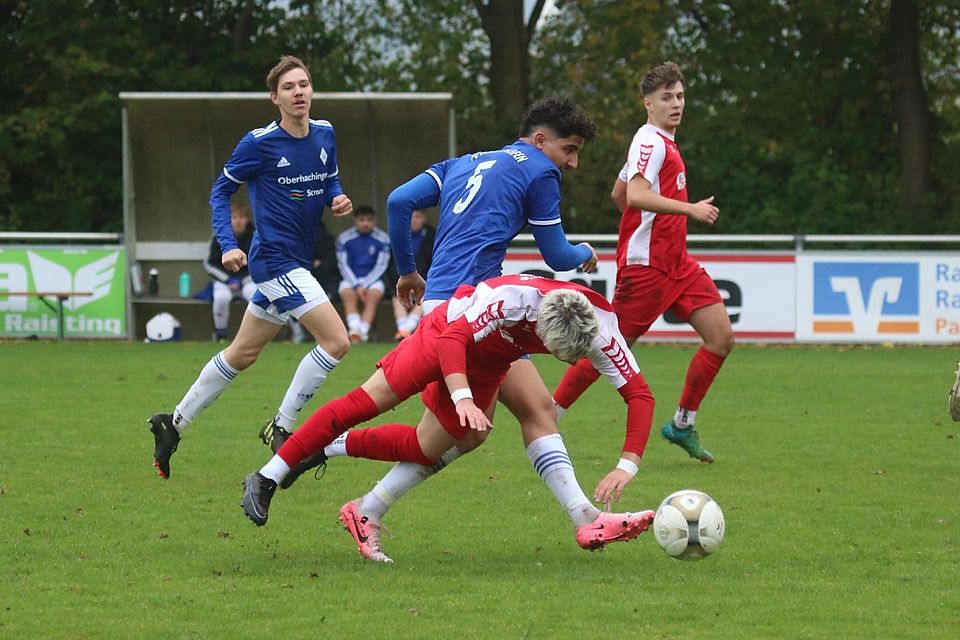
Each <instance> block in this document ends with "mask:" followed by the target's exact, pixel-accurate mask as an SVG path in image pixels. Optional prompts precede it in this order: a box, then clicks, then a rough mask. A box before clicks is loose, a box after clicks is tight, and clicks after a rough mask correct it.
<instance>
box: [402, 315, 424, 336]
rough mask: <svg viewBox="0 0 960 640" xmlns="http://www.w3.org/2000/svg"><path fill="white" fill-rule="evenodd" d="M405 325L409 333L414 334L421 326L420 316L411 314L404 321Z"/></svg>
mask: <svg viewBox="0 0 960 640" xmlns="http://www.w3.org/2000/svg"><path fill="white" fill-rule="evenodd" d="M403 324H404V328H405V329H406V330H407V331H409V332H410V333H413V332H414V331H416V330H417V325H418V324H420V316H418V315H417V314H415V313H414V314H411V315H409V316H407V317H406V318H405V319H404V322H403Z"/></svg>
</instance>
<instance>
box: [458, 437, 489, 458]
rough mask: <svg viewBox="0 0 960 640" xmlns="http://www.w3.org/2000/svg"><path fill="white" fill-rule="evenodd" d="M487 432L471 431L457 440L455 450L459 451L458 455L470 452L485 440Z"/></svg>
mask: <svg viewBox="0 0 960 640" xmlns="http://www.w3.org/2000/svg"><path fill="white" fill-rule="evenodd" d="M489 434H490V432H489V431H471V432H470V433H469V434H467V435H466V437H463V438H461V439H460V440H457V444H456V447H457V451H459V452H460V455H464V454H467V453H470V452H471V451H473V450H474V449H476V448H477V447H479V446H480V445H482V444H483V443H484V442H486V441H487V436H488V435H489Z"/></svg>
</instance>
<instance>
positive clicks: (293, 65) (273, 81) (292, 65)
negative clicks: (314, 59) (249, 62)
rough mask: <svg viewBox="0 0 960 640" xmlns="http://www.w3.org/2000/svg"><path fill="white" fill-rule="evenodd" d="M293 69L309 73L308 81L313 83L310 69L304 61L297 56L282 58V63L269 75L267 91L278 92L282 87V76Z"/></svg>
mask: <svg viewBox="0 0 960 640" xmlns="http://www.w3.org/2000/svg"><path fill="white" fill-rule="evenodd" d="M291 69H303V70H304V71H305V72H306V73H307V80H310V82H311V83H312V82H313V79H312V78H311V77H310V69H308V68H307V65H306V64H305V63H304V62H303V60H301V59H300V58H298V57H296V56H280V62H278V63H277V64H275V65H274V66H273V69H270V73H268V74H267V89H269V90H270V93H272V94H275V93H276V92H277V88H278V87H279V86H280V76H282V75H283V74H285V73H286V72H287V71H290V70H291Z"/></svg>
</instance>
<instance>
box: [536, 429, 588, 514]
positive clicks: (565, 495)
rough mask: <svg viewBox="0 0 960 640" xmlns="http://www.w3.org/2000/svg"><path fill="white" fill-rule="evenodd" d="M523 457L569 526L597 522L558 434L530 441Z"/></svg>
mask: <svg viewBox="0 0 960 640" xmlns="http://www.w3.org/2000/svg"><path fill="white" fill-rule="evenodd" d="M527 457H528V458H530V463H531V464H533V468H534V469H536V470H537V473H538V474H540V477H541V478H542V479H543V481H544V483H546V485H547V487H549V488H550V491H552V492H553V495H554V497H556V499H557V501H558V502H559V503H560V504H562V505H563V508H564V509H566V510H567V515H569V516H570V520H571V521H572V522H573V524H575V525H577V526H580V525H582V524H589V523H591V522H593V521H594V520H596V519H597V516H598V515H600V510H599V509H597V508H596V507H595V506H593V504H591V503H590V499H589V498H587V496H586V494H584V493H583V489H581V488H580V484H579V483H578V482H577V476H576V474H575V473H574V472H573V464H572V463H571V462H570V456H569V455H568V454H567V448H566V447H565V446H564V445H563V438H562V437H560V434H559V433H555V434H551V435H549V436H543V437H542V438H537V439H536V440H534V441H533V442H531V443H530V445H529V446H528V447H527Z"/></svg>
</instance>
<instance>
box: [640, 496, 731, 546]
mask: <svg viewBox="0 0 960 640" xmlns="http://www.w3.org/2000/svg"><path fill="white" fill-rule="evenodd" d="M724 528H725V524H724V520H723V511H721V510H720V505H718V504H717V503H716V502H715V501H714V499H713V498H711V497H710V496H708V495H707V494H705V493H703V492H702V491H695V490H694V489H684V490H683V491H677V492H676V493H671V494H670V495H669V496H667V497H666V498H664V500H663V502H661V503H660V507H659V508H658V509H657V515H656V517H655V518H654V519H653V535H654V537H655V538H656V539H657V544H659V545H660V546H661V547H663V550H664V551H666V552H667V555H669V556H671V557H673V558H677V559H678V560H699V559H700V558H704V557H706V556H708V555H710V554H711V553H713V552H714V551H716V550H717V548H718V547H719V546H720V542H721V541H722V540H723V532H724Z"/></svg>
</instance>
